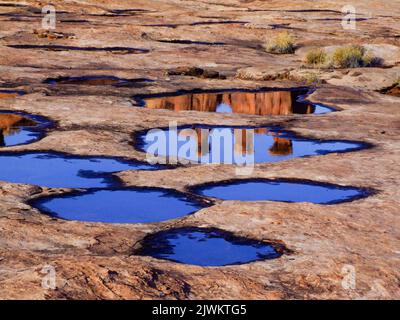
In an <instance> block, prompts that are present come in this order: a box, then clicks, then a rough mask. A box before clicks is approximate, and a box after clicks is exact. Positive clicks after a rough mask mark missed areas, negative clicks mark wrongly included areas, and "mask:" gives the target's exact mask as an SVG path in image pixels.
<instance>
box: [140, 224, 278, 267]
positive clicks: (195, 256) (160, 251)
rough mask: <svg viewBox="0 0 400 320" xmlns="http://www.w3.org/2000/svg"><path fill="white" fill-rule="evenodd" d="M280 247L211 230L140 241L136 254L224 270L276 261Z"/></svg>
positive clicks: (175, 231) (185, 231)
mask: <svg viewBox="0 0 400 320" xmlns="http://www.w3.org/2000/svg"><path fill="white" fill-rule="evenodd" d="M283 252H284V249H283V246H281V245H280V246H278V245H272V244H270V243H265V242H261V241H257V240H253V239H247V238H243V237H237V236H235V235H233V234H231V233H229V232H226V231H222V230H219V229H214V228H197V227H188V228H176V229H170V230H166V231H161V232H158V233H155V234H151V235H149V236H147V237H145V238H144V239H143V241H142V242H141V248H140V249H139V250H137V251H136V252H135V254H138V255H142V256H151V257H154V258H157V259H165V260H170V261H174V262H178V263H184V264H191V265H199V266H226V265H235V264H244V263H249V262H253V261H259V260H266V259H275V258H279V257H280V256H281V255H282V253H283Z"/></svg>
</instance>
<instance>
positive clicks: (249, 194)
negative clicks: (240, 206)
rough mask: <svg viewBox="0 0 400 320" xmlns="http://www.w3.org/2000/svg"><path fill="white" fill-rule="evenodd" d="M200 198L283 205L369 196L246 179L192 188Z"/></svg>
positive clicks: (352, 190) (335, 187) (344, 189)
mask: <svg viewBox="0 0 400 320" xmlns="http://www.w3.org/2000/svg"><path fill="white" fill-rule="evenodd" d="M192 191H193V192H195V193H198V194H201V195H202V196H206V197H213V198H218V199H222V200H240V201H263V200H264V201H265V200H268V201H282V202H312V203H317V204H334V203H340V202H345V201H351V200H355V199H359V198H362V197H366V196H368V194H369V192H367V190H365V189H362V188H356V187H347V186H339V185H334V184H326V183H316V182H310V181H293V180H285V179H276V180H268V179H245V180H236V181H227V182H220V183H210V184H205V185H202V186H198V187H194V188H192Z"/></svg>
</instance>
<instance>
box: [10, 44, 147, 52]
mask: <svg viewBox="0 0 400 320" xmlns="http://www.w3.org/2000/svg"><path fill="white" fill-rule="evenodd" d="M8 47H10V48H14V49H37V50H46V51H88V52H110V53H116V54H139V53H148V52H149V50H147V49H140V48H129V47H104V48H99V47H74V46H61V45H35V44H15V45H8Z"/></svg>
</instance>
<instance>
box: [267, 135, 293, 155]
mask: <svg viewBox="0 0 400 320" xmlns="http://www.w3.org/2000/svg"><path fill="white" fill-rule="evenodd" d="M273 139H274V144H273V145H272V147H271V148H269V153H270V154H271V155H273V156H287V155H290V154H292V153H293V143H292V141H291V140H289V139H285V138H279V137H276V136H275V137H273Z"/></svg>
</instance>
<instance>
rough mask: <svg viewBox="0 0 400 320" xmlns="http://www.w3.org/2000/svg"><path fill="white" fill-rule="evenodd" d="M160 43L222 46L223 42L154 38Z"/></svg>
mask: <svg viewBox="0 0 400 320" xmlns="http://www.w3.org/2000/svg"><path fill="white" fill-rule="evenodd" d="M156 41H158V42H162V43H172V44H194V45H200V46H223V45H225V43H224V42H207V41H192V40H181V39H159V40H156Z"/></svg>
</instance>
